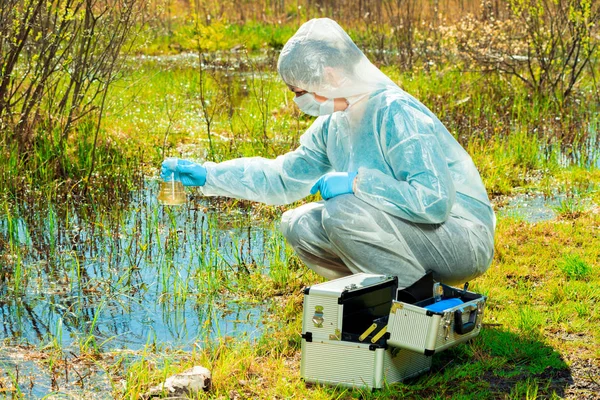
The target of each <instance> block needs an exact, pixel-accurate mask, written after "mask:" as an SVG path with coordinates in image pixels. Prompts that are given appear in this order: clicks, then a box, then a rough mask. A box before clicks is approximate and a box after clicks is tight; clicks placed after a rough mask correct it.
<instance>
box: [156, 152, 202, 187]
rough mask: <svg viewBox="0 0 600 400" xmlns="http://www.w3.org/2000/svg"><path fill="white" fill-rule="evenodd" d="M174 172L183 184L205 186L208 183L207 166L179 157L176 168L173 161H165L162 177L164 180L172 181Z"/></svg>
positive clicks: (161, 169)
mask: <svg viewBox="0 0 600 400" xmlns="http://www.w3.org/2000/svg"><path fill="white" fill-rule="evenodd" d="M173 174H174V175H175V176H174V178H175V180H178V181H181V183H183V186H204V184H205V183H206V168H204V167H203V166H202V165H200V164H196V163H195V162H191V161H188V160H182V159H180V158H178V159H177V165H176V166H175V168H174V169H173V166H172V163H171V162H169V161H167V160H165V161H163V163H162V166H161V168H160V177H161V178H162V179H163V180H164V181H170V180H171V177H172V176H173Z"/></svg>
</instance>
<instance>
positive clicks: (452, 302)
mask: <svg viewBox="0 0 600 400" xmlns="http://www.w3.org/2000/svg"><path fill="white" fill-rule="evenodd" d="M461 304H463V301H462V300H461V299H459V298H457V297H455V298H451V299H446V300H441V301H438V302H437V303H433V304H430V305H428V306H425V307H423V308H426V309H428V310H431V311H435V312H442V311H444V310H447V309H449V308H452V307H456V306H458V305H461Z"/></svg>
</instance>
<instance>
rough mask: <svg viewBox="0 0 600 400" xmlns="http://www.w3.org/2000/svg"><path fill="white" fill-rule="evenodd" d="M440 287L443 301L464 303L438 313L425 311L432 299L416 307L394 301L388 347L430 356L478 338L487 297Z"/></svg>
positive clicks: (464, 290) (442, 285) (389, 320)
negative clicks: (449, 299)
mask: <svg viewBox="0 0 600 400" xmlns="http://www.w3.org/2000/svg"><path fill="white" fill-rule="evenodd" d="M440 287H441V288H442V289H443V294H442V295H441V297H442V298H460V299H461V300H462V301H463V302H464V303H463V304H461V305H458V306H455V307H452V308H449V309H447V310H444V311H443V312H435V311H430V310H427V309H425V308H423V307H425V306H427V305H429V304H432V303H433V302H434V301H435V300H434V299H433V298H430V299H427V300H424V301H421V302H418V303H416V304H408V303H405V302H400V301H395V300H394V301H393V304H392V307H391V310H390V315H389V319H388V328H387V331H388V333H389V337H388V339H387V343H388V344H389V345H391V346H397V347H400V348H403V349H408V350H413V351H417V352H419V353H422V354H425V355H428V356H429V355H432V354H434V353H435V352H439V351H441V350H444V349H447V348H448V347H452V346H455V345H457V344H459V343H462V342H464V341H467V340H469V339H471V338H473V337H475V336H477V335H479V331H480V330H481V320H482V318H483V310H484V307H485V302H486V297H485V296H483V295H480V294H477V293H473V292H469V291H467V290H466V287H465V289H463V290H461V289H456V288H453V287H450V286H446V285H444V284H441V285H440Z"/></svg>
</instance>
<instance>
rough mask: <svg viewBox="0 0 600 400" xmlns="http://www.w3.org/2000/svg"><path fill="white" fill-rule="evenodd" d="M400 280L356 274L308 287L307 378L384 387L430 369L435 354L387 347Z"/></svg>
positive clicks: (304, 370) (305, 317)
mask: <svg viewBox="0 0 600 400" xmlns="http://www.w3.org/2000/svg"><path fill="white" fill-rule="evenodd" d="M396 290H397V278H395V277H389V276H385V275H372V274H364V273H361V274H355V275H351V276H348V277H344V278H340V279H336V280H332V281H329V282H325V283H321V284H317V285H314V286H311V287H310V288H307V289H305V292H304V315H303V321H302V338H303V340H302V362H301V368H300V374H301V376H302V378H303V379H304V380H305V381H307V382H319V383H327V384H334V385H343V386H363V387H368V388H381V387H382V386H383V384H384V382H387V383H392V382H397V381H400V380H403V379H406V378H409V377H412V376H415V375H418V374H420V373H422V372H424V371H427V370H429V368H430V367H431V357H427V356H425V355H424V354H423V353H417V352H414V351H411V350H405V349H398V348H391V347H388V346H387V344H386V340H387V335H386V325H387V318H388V317H389V312H390V308H391V305H392V301H393V300H394V298H395V296H396Z"/></svg>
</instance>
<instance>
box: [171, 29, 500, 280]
mask: <svg viewBox="0 0 600 400" xmlns="http://www.w3.org/2000/svg"><path fill="white" fill-rule="evenodd" d="M277 67H278V71H279V74H280V75H281V77H282V78H283V80H284V82H285V83H286V84H287V85H288V87H289V88H290V90H292V91H293V92H294V94H295V98H294V101H295V102H296V104H297V105H298V106H299V107H300V109H301V110H302V111H304V112H306V113H308V114H310V115H314V116H318V118H317V119H316V120H315V121H314V122H313V124H312V125H311V126H310V127H309V128H308V129H307V130H306V132H305V133H304V134H303V135H302V137H301V138H300V146H299V147H298V148H297V149H296V150H294V151H291V152H289V153H287V154H284V155H281V156H279V157H277V158H276V159H265V158H261V157H252V158H239V159H235V160H229V161H225V162H221V163H213V162H206V163H204V165H200V164H196V163H193V162H190V161H187V160H180V161H179V163H178V166H177V170H176V171H175V172H176V173H177V174H178V175H179V179H180V180H181V181H182V182H183V184H184V185H194V186H201V190H202V192H203V194H204V195H207V196H229V197H234V198H240V199H247V200H253V201H259V202H264V203H268V204H288V203H291V202H294V201H297V200H299V199H302V198H304V197H306V196H307V195H309V194H310V193H313V194H314V193H317V192H320V193H321V196H322V198H323V199H324V200H323V201H319V202H316V203H308V204H305V205H302V206H300V207H298V208H296V209H292V210H289V211H286V212H285V213H284V214H283V216H282V221H281V227H280V228H281V231H282V232H283V234H284V236H285V238H286V239H287V241H288V243H289V244H290V245H291V246H292V247H293V248H294V250H295V251H296V252H297V254H298V256H299V257H300V258H301V260H302V261H303V262H304V263H306V265H307V266H309V267H310V268H311V269H313V270H314V271H315V272H317V273H318V274H320V275H322V276H324V277H326V278H328V279H334V278H339V277H343V276H347V275H350V274H353V273H358V272H367V273H377V274H387V275H395V276H397V277H398V283H399V286H400V287H405V286H409V285H410V284H412V283H414V282H416V281H417V280H418V279H419V278H421V277H422V276H424V275H425V274H426V273H427V272H429V271H431V272H433V276H434V278H435V279H437V280H438V281H441V282H444V283H448V284H457V283H460V282H464V281H467V280H469V279H472V278H474V277H477V276H479V275H481V274H482V273H484V272H485V271H486V270H487V268H488V267H489V266H490V264H491V262H492V257H493V253H494V228H495V216H494V212H493V209H492V207H491V205H490V202H489V200H488V196H487V193H486V190H485V188H484V186H483V183H482V181H481V178H480V176H479V173H478V171H477V169H476V168H475V165H474V164H473V161H472V160H471V158H470V157H469V155H468V154H467V152H466V151H465V150H464V149H463V148H462V147H461V146H460V144H459V143H458V142H457V141H456V140H455V139H454V137H453V136H452V135H451V134H450V133H449V132H448V130H447V129H446V128H445V127H444V126H443V125H442V123H441V122H440V121H439V120H438V118H437V117H436V116H435V115H434V114H433V113H432V112H431V111H430V110H428V109H427V107H425V106H424V105H423V104H421V103H420V102H419V101H417V100H416V99H415V98H414V97H412V96H411V95H409V94H408V93H406V92H404V91H403V90H402V89H400V88H399V87H398V86H397V85H396V84H395V83H394V82H392V81H391V80H390V79H389V78H388V77H387V76H386V75H385V74H383V73H382V72H381V71H380V70H379V69H378V68H377V67H375V66H374V65H373V64H372V63H371V62H369V60H368V59H367V58H366V57H365V55H364V54H363V53H362V51H360V50H359V49H358V47H357V46H356V45H355V44H354V42H353V41H352V39H350V37H349V36H348V34H346V32H344V30H343V29H342V28H341V27H340V26H339V25H338V24H337V23H336V22H334V21H332V20H330V19H326V18H321V19H313V20H310V21H308V22H306V23H305V24H303V25H302V26H301V27H300V29H299V30H298V32H297V33H296V34H295V35H294V36H293V37H292V38H291V39H290V40H289V41H288V42H287V43H286V44H285V46H284V47H283V49H282V51H281V55H280V56H279V61H278V66H277ZM162 170H163V174H162V176H163V179H166V180H168V179H169V178H170V176H171V171H170V170H169V169H168V168H167V167H166V166H165V165H164V164H163V169H162Z"/></svg>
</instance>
